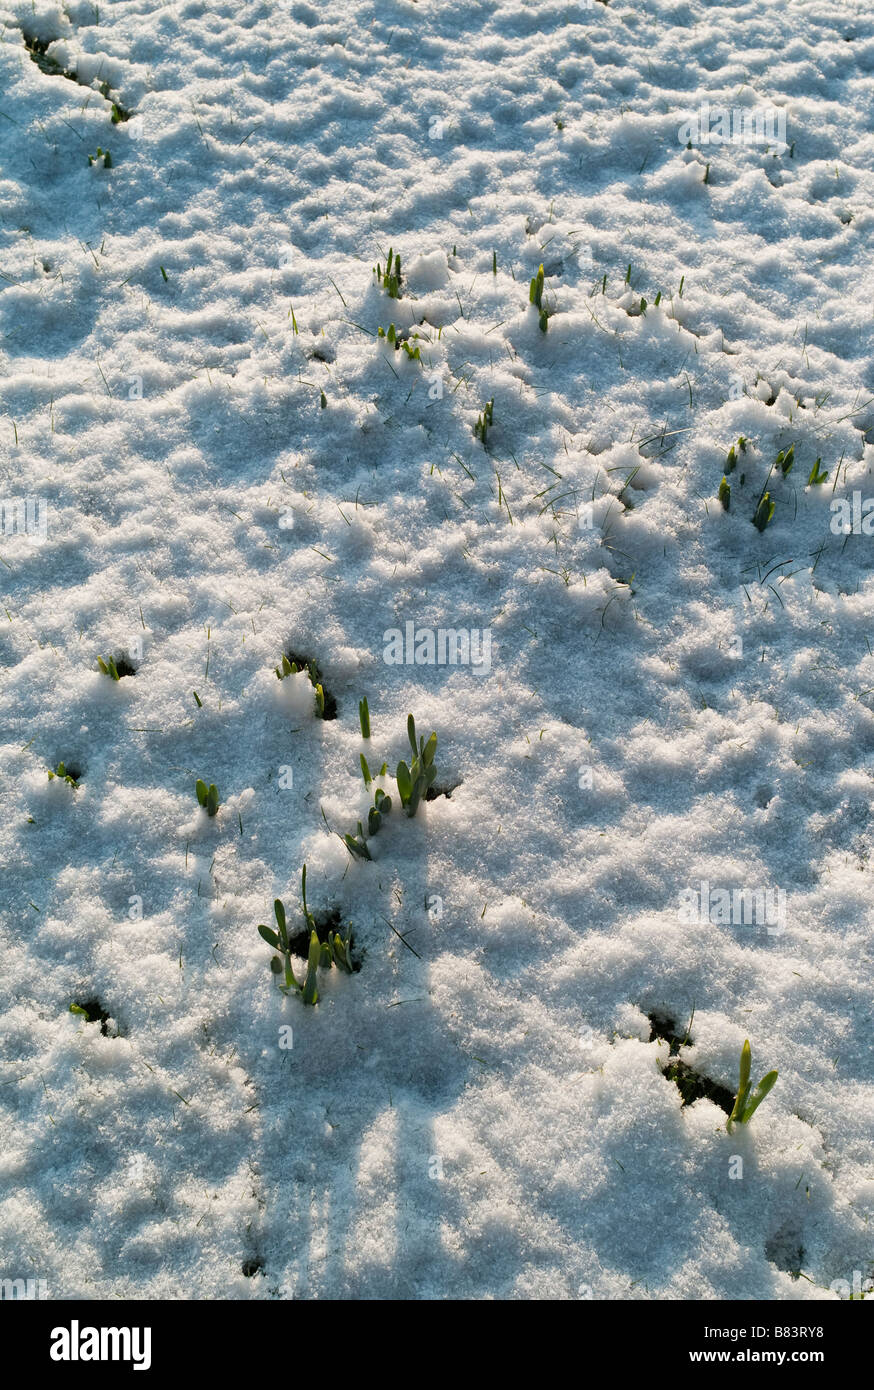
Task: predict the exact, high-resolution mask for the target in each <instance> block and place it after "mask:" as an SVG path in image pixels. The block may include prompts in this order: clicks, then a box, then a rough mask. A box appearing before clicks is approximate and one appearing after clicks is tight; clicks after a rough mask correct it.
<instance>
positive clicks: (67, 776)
mask: <svg viewBox="0 0 874 1390" xmlns="http://www.w3.org/2000/svg"><path fill="white" fill-rule="evenodd" d="M48 774H49V781H50V782H53V781H54V780H55V778H56V777H57V778H58V779H59V781H61V782H66V783H67V784H68V786H71V787H72V788H73V790H74V791H76V790H77V789H78V786H79V778H78V777H73V776H72V774H71V773H69V772H68V771H67V769H66V767H65V766H64V764H63V763H58V765H57V767H56V768H55V770H54V772H53V771H52V769H51V768H49V769H48Z"/></svg>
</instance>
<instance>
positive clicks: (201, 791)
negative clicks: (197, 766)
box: [194, 777, 209, 809]
mask: <svg viewBox="0 0 874 1390" xmlns="http://www.w3.org/2000/svg"><path fill="white" fill-rule="evenodd" d="M194 790H195V791H196V792H197V799H198V801H199V802H200V804H201V806H203V807H204V809H205V808H206V798H207V796H208V795H209V793H208V792H207V789H206V783H205V782H203V781H201V779H200V778H199V777H198V779H197V782H196V783H195V786H194Z"/></svg>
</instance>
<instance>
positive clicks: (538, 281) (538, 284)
mask: <svg viewBox="0 0 874 1390" xmlns="http://www.w3.org/2000/svg"><path fill="white" fill-rule="evenodd" d="M528 302H529V304H533V305H534V307H535V309H538V310H539V311H540V331H541V332H542V333H545V332H546V330H547V326H548V317H547V313H546V310H545V309H544V307H543V266H542V264H541V265H539V266H538V268H537V274H536V275H535V276H534V278H533V279H532V281H531V286H530V289H529V291H528Z"/></svg>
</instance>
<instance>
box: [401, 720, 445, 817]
mask: <svg viewBox="0 0 874 1390" xmlns="http://www.w3.org/2000/svg"><path fill="white" fill-rule="evenodd" d="M407 734H408V736H409V740H410V747H411V748H412V750H413V756H412V759H411V762H410V766H409V767H407V765H406V763H405V762H399V763H398V768H397V772H396V774H395V776H396V778H397V784H398V792H399V793H400V798H401V805H402V806H403V808H404V810H405V811H406V813H407V815H408V816H414V815H415V814H416V811H417V809H418V806H419V802H420V801H421V799H422V797H423V796H425V794H426V792H427V791H428V788H429V787H430V786H431V785H432V784H433V782H434V779H435V778H436V776H437V768H436V767H435V766H434V754H435V753H436V751H437V735H436V734H435V733H432V734H431V737H430V738H429V739H428V742H427V743H426V742H425V740H424V739H423V738H420V739H419V744H418V747H417V745H416V721H415V720H414V719H413V716H412V715H409V716H408V718H407Z"/></svg>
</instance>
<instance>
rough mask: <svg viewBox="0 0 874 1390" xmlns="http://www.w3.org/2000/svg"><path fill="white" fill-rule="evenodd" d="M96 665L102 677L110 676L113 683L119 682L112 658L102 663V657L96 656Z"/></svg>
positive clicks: (119, 678) (116, 668)
mask: <svg viewBox="0 0 874 1390" xmlns="http://www.w3.org/2000/svg"><path fill="white" fill-rule="evenodd" d="M97 665H98V666H99V667H100V670H101V671H102V672H103V674H104V676H111V677H112V679H113V680H114V681H117V680H121V677H120V676H119V674H118V667H117V666H116V664H115V658H114V657H110V658H109V660H108V661H104V660H103V657H102V656H98V658H97Z"/></svg>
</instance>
